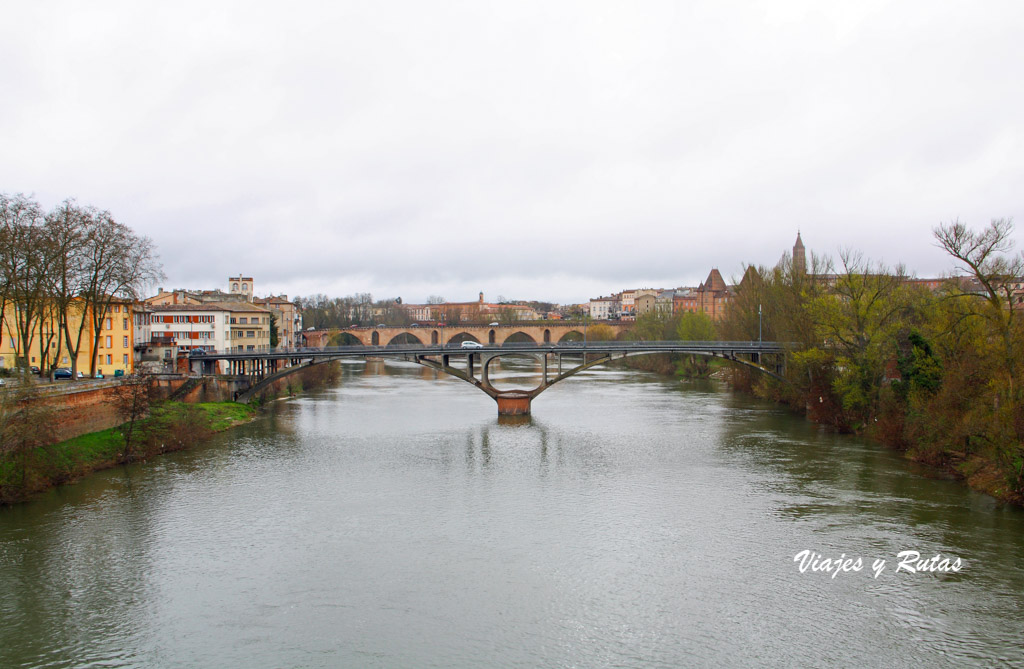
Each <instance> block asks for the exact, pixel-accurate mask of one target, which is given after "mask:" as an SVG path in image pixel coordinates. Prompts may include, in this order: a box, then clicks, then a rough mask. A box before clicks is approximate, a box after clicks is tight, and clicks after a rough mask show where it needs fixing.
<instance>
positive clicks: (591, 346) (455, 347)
mask: <svg viewBox="0 0 1024 669" xmlns="http://www.w3.org/2000/svg"><path fill="white" fill-rule="evenodd" d="M794 347H795V345H793V344H786V343H779V342H768V341H765V342H757V341H600V342H595V341H587V342H584V341H571V342H568V341H563V342H547V343H534V342H506V343H504V344H481V345H480V346H479V347H473V348H463V347H462V344H461V343H455V344H446V345H444V346H442V345H440V344H394V345H379V346H362V345H354V346H327V347H324V348H318V347H315V346H308V347H307V346H296V347H291V348H277V349H273V350H270V351H236V350H230V349H229V350H222V351H202V352H200V351H194V352H192V353H191V354H190V355H189V359H190V360H207V359H218V358H237V359H260V358H290V357H295V358H301V357H305V356H315V357H323V356H326V355H331V354H334V355H354V356H360V355H367V354H374V353H377V354H389V353H390V354H394V353H423V352H427V351H431V352H433V351H436V352H438V353H441V352H444V353H474V352H481V351H484V352H500V351H509V350H523V351H530V352H556V353H557V352H572V351H577V352H582V351H595V352H600V351H629V350H632V351H660V350H664V351H665V352H682V353H685V352H686V351H704V352H739V351H746V352H751V353H754V352H760V353H781V352H783V351H786V350H790V349H792V348H794Z"/></svg>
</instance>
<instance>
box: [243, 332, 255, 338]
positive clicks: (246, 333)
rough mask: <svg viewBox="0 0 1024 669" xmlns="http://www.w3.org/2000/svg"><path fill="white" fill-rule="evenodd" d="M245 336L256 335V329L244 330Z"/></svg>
mask: <svg viewBox="0 0 1024 669" xmlns="http://www.w3.org/2000/svg"><path fill="white" fill-rule="evenodd" d="M245 336H246V337H255V336H256V331H255V330H246V332H245Z"/></svg>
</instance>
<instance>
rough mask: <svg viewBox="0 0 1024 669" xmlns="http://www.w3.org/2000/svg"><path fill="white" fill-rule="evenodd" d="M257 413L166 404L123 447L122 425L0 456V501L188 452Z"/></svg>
mask: <svg viewBox="0 0 1024 669" xmlns="http://www.w3.org/2000/svg"><path fill="white" fill-rule="evenodd" d="M255 412H256V409H255V408H253V407H250V406H247V405H245V404H236V403H233V402H225V403H205V404H185V403H182V402H164V403H161V404H159V405H158V406H155V407H154V408H153V409H152V411H151V412H150V413H149V415H148V416H147V417H146V418H144V419H142V420H141V421H138V422H137V423H136V425H135V427H134V435H135V436H134V439H133V442H132V444H131V445H130V447H128V448H126V444H125V438H124V428H125V426H119V427H114V428H110V429H108V430H103V431H101V432H93V433H91V434H83V435H81V436H79V437H75V438H74V439H69V440H67V441H62V442H59V443H56V444H51V445H47V446H38V447H36V448H33V449H30V450H26V451H23V452H18V453H4V454H0V503H11V502H17V501H22V500H24V499H26V498H28V497H29V496H30V495H32V494H34V493H37V492H40V491H42V490H46V489H48V488H51V487H53V486H55V485H60V484H61V483H67V482H69V481H73V480H75V479H77V478H80V477H82V476H84V475H86V474H89V473H91V472H94V471H98V470H101V469H107V468H110V467H113V466H116V465H119V464H124V463H128V462H134V461H138V460H144V459H146V458H148V457H150V456H152V455H157V454H159V453H168V452H171V451H177V450H181V449H184V448H188V447H190V446H192V445H194V444H196V443H198V442H199V441H201V440H203V439H205V438H207V437H208V436H210V435H211V434H213V433H215V432H220V431H222V430H226V429H228V428H230V427H233V426H235V425H238V424H240V423H244V422H248V421H249V420H251V419H252V417H253V416H254V414H255Z"/></svg>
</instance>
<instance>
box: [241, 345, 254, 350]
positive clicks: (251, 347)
mask: <svg viewBox="0 0 1024 669" xmlns="http://www.w3.org/2000/svg"><path fill="white" fill-rule="evenodd" d="M239 348H241V347H239ZM245 350H246V351H255V350H256V347H255V346H246V347H245Z"/></svg>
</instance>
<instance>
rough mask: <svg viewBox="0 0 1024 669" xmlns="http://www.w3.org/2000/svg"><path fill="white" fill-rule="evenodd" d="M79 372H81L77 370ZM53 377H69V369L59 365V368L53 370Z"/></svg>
mask: <svg viewBox="0 0 1024 669" xmlns="http://www.w3.org/2000/svg"><path fill="white" fill-rule="evenodd" d="M79 374H81V372H79ZM53 378H55V379H70V378H71V370H70V369H68V368H67V367H61V368H60V369H55V370H53Z"/></svg>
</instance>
